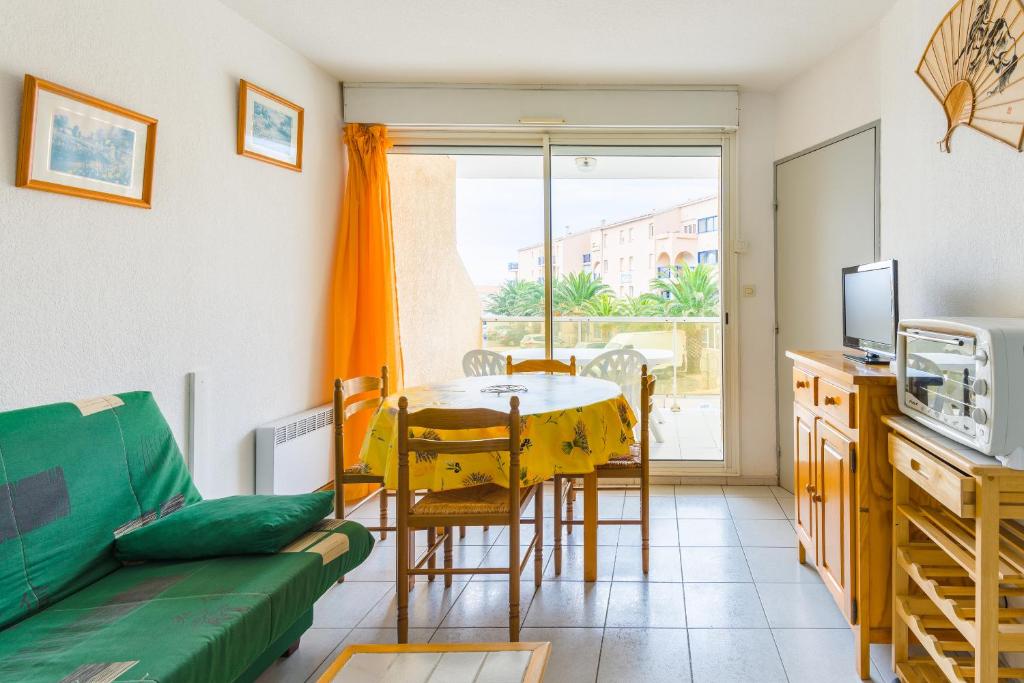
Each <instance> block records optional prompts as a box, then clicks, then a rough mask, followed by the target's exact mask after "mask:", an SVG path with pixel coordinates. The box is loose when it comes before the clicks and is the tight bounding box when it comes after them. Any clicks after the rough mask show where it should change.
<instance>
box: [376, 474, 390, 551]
mask: <svg viewBox="0 0 1024 683" xmlns="http://www.w3.org/2000/svg"><path fill="white" fill-rule="evenodd" d="M377 495H378V496H379V497H380V540H381V541H386V540H387V538H388V529H387V527H388V491H387V489H386V488H384V486H383V485H381V487H380V493H378V494H377Z"/></svg>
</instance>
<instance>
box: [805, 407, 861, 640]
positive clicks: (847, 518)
mask: <svg viewBox="0 0 1024 683" xmlns="http://www.w3.org/2000/svg"><path fill="white" fill-rule="evenodd" d="M815 433H816V437H815V438H816V445H817V449H816V450H817V453H816V455H817V459H818V470H817V475H818V479H817V484H816V490H817V493H816V495H815V496H814V500H815V501H817V503H818V527H817V529H816V531H817V535H818V571H819V573H820V574H821V578H822V580H823V581H824V582H825V586H826V587H828V589H829V590H830V591H831V592H832V597H834V598H835V600H836V604H838V605H839V609H840V610H841V611H842V612H843V615H844V616H845V617H846V618H847V619H848V620H849V619H850V616H851V614H852V611H853V610H852V599H853V583H854V577H853V562H852V560H851V545H852V542H853V536H852V534H853V502H854V494H853V486H854V484H853V473H852V472H851V471H850V470H851V467H850V465H851V462H852V460H853V458H852V455H853V449H854V444H853V442H852V441H851V440H850V439H848V438H847V437H846V436H844V435H843V434H842V433H840V432H838V431H837V430H836V429H834V428H833V427H832V426H830V425H829V424H828V423H827V422H825V421H824V420H818V422H817V424H816V426H815Z"/></svg>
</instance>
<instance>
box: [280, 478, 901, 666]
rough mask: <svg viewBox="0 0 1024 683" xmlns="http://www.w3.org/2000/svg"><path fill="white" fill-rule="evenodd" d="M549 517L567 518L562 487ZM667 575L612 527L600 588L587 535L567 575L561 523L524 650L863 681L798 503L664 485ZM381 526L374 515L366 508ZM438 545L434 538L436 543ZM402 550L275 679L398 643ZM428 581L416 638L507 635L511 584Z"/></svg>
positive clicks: (658, 505)
mask: <svg viewBox="0 0 1024 683" xmlns="http://www.w3.org/2000/svg"><path fill="white" fill-rule="evenodd" d="M548 493H549V496H548V503H549V504H547V505H546V506H545V514H546V515H547V516H550V515H551V505H550V491H549V492H548ZM652 493H653V495H652V510H653V512H654V513H655V519H653V521H652V545H653V547H652V548H651V570H650V574H649V575H648V576H647V577H644V576H643V574H642V572H641V571H640V548H639V547H638V546H639V529H638V528H636V527H623V528H622V529H621V530H620V529H619V527H611V526H604V527H601V528H600V532H601V533H600V537H599V544H600V547H599V555H598V558H599V563H598V564H599V566H598V573H599V577H598V578H599V580H598V581H597V582H596V583H592V584H587V583H584V582H583V581H582V552H581V551H582V548H581V547H580V545H579V544H580V543H582V539H583V533H582V528H578V529H576V530H575V531H574V533H573V534H572V536H570V537H568V538H567V542H568V543H569V545H568V546H567V547H566V548H565V554H564V556H563V563H564V564H563V570H562V575H561V576H559V577H555V576H554V568H553V563H552V561H551V548H550V544H551V539H552V536H551V526H550V520H549V522H548V525H547V526H546V529H545V544H546V546H547V547H546V548H545V552H544V564H545V567H544V583H543V585H542V586H541V587H540V588H539V589H536V590H535V589H534V586H533V566H532V563H531V564H530V565H529V566H528V568H527V571H526V574H525V575H524V576H523V581H522V589H521V594H522V598H521V605H520V614H521V615H522V617H523V629H522V636H521V637H522V639H523V640H549V641H551V642H552V643H553V646H554V647H553V650H552V655H551V660H550V662H549V665H548V674H547V680H549V681H555V682H557V683H575V682H576V681H580V682H587V683H591V682H593V681H601V682H604V681H652V682H655V681H673V682H675V681H695V682H704V681H708V682H711V681H713V682H715V683H728V682H731V681H751V682H757V683H765V682H768V681H790V682H791V683H798V682H800V683H803V682H805V681H806V682H808V683H811V682H813V683H832V682H836V683H845V682H847V681H848V682H849V683H856V681H859V680H860V679H859V678H858V677H857V675H856V673H855V671H854V655H853V636H852V633H851V631H850V629H849V628H848V627H847V626H846V624H845V622H844V621H843V618H842V616H841V615H840V614H839V611H838V609H837V608H836V607H835V604H834V603H833V601H832V598H831V596H830V595H829V594H828V591H827V590H826V589H825V587H824V585H823V584H822V583H821V581H820V579H819V578H818V575H817V573H816V572H815V571H814V570H813V569H811V568H809V567H806V566H801V565H800V564H798V563H797V561H796V555H797V553H796V548H795V547H794V546H795V543H794V536H793V534H794V531H793V527H792V524H791V522H790V519H789V518H790V517H792V507H793V498H792V496H790V495H789V494H788V493H787V492H786V491H784V490H782V489H779V488H775V487H761V486H726V487H719V486H675V487H672V486H655V487H653V491H652ZM600 495H601V498H600V505H601V508H602V514H603V515H605V516H611V515H622V514H625V515H626V516H631V515H632V514H634V511H633V508H634V507H635V501H637V500H638V499H636V497H635V495H634V494H633V492H626V493H623V492H622V491H607V492H603V493H601V494H600ZM365 514H367V515H369V516H370V517H372V516H373V514H374V511H373V510H367V512H366V513H365ZM468 531H469V533H468V536H467V538H466V539H465V540H464V541H462V542H461V543H459V544H457V545H456V551H455V552H456V557H455V562H456V565H458V566H466V565H469V566H486V564H482V563H485V562H486V561H487V560H486V558H487V556H488V554H489V553H494V554H495V555H503V554H504V553H505V552H507V550H506V549H507V545H506V544H505V541H506V539H507V536H506V535H505V534H504V533H503V530H502V529H491V530H490V531H489V532H488V533H484V532H483V531H482V530H480V529H470V530H468ZM422 545H423V541H422V540H421V547H422ZM394 561H395V555H394V541H393V538H389V539H388V540H387V541H386V542H384V543H379V542H378V544H377V546H376V547H375V548H374V550H373V552H372V554H371V555H370V557H369V559H368V560H367V561H366V562H365V563H363V565H361V566H360V567H359V568H358V569H357V570H355V571H354V572H352V573H351V574H349V576H348V578H347V579H346V581H345V583H343V584H340V585H338V586H336V587H334V588H332V589H331V590H330V591H329V592H328V593H327V594H326V595H325V596H324V597H323V598H321V599H320V601H319V602H318V603H317V605H316V609H315V617H314V622H313V628H311V629H310V630H309V631H307V632H306V634H305V635H304V636H303V638H302V645H301V647H300V648H299V651H298V652H297V653H296V654H295V655H293V656H292V657H291V658H289V659H282V660H279V661H278V662H277V663H276V664H274V665H273V666H272V667H271V668H270V669H269V670H268V671H267V672H266V673H265V674H264V675H263V676H262V677H261V678H260V682H261V683H269V682H270V681H295V682H299V681H308V680H312V681H315V680H316V679H317V677H318V676H319V675H320V674H321V673H322V671H323V670H324V669H325V668H326V667H327V666H328V664H330V662H331V661H332V660H333V659H334V658H335V657H336V656H337V655H338V654H339V653H340V652H341V650H342V649H343V648H344V647H345V646H347V645H349V644H352V643H373V642H394V640H395V628H394V627H395V606H394V605H395V599H394ZM457 578H462V579H463V580H461V581H459V580H456V581H455V582H454V584H453V586H452V588H450V589H448V590H445V588H444V584H443V582H442V581H441V580H440V579H438V580H437V581H436V582H434V583H432V584H428V583H427V582H425V581H421V582H419V583H418V584H417V585H416V587H415V589H414V590H413V591H412V594H411V596H410V624H411V628H410V637H411V639H413V640H416V641H422V642H425V641H433V642H446V641H447V642H452V641H504V640H506V639H507V620H506V619H507V617H506V615H507V609H508V603H507V598H506V595H507V588H506V580H505V579H504V578H503V577H496V576H484V575H474V576H472V577H469V578H468V580H467V577H457ZM888 656H889V655H888V648H886V647H884V646H873V647H872V661H873V664H874V671H873V673H874V676H873V679H872V680H875V681H886V682H888V681H891V680H893V674H892V673H891V671H890V670H889V665H888Z"/></svg>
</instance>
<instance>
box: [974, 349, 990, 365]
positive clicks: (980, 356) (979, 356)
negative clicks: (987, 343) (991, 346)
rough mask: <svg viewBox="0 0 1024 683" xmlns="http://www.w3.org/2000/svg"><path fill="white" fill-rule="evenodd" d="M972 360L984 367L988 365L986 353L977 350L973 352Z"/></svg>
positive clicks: (983, 350)
mask: <svg viewBox="0 0 1024 683" xmlns="http://www.w3.org/2000/svg"><path fill="white" fill-rule="evenodd" d="M974 360H976V361H978V364H979V365H986V364H987V363H988V351H986V350H985V349H978V350H977V351H975V352H974Z"/></svg>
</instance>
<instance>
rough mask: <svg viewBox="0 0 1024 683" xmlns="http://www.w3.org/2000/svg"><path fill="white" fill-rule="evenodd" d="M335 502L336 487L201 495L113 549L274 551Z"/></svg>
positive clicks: (216, 553)
mask: <svg viewBox="0 0 1024 683" xmlns="http://www.w3.org/2000/svg"><path fill="white" fill-rule="evenodd" d="M333 507H334V493H333V492H332V491H323V492H319V493H304V494H299V495H292V496H230V497H228V498H216V499H213V500H203V501H200V502H198V503H195V504H193V505H189V506H188V507H185V508H183V509H181V510H178V511H177V512H175V513H174V514H173V515H168V516H167V517H164V518H162V519H158V520H156V521H154V522H151V523H149V524H147V525H146V526H144V527H140V528H138V529H135V530H134V531H130V532H128V533H126V534H124V535H122V536H120V537H119V538H118V539H117V542H116V544H115V551H114V552H115V554H116V555H117V557H118V558H119V559H121V560H122V561H133V560H193V559H201V558H204V557H223V556H225V555H254V554H268V553H276V552H277V551H278V550H280V549H281V548H283V547H284V546H285V545H287V544H288V543H291V542H292V541H294V540H295V539H296V538H297V537H298V536H299V535H300V534H301V533H302V532H304V531H306V530H307V529H309V528H310V527H311V526H313V525H314V524H316V523H317V522H319V521H320V520H322V519H323V518H324V517H326V516H327V515H328V514H330V512H331V510H332V509H333Z"/></svg>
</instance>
